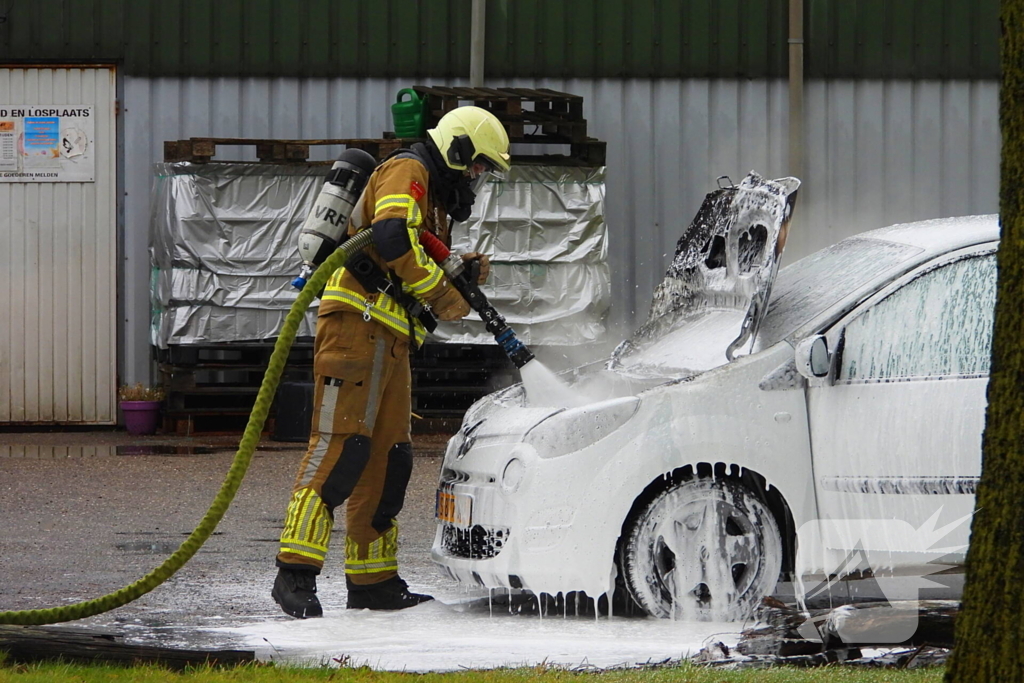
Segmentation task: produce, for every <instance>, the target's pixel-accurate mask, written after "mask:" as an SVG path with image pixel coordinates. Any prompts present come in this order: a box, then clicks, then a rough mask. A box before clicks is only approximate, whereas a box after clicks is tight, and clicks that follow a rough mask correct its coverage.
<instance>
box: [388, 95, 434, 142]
mask: <svg viewBox="0 0 1024 683" xmlns="http://www.w3.org/2000/svg"><path fill="white" fill-rule="evenodd" d="M406 95H408V96H409V98H408V99H404V100H403V98H404V97H405V96H406ZM391 118H392V119H393V120H394V123H395V135H396V136H397V137H400V138H422V137H426V136H427V125H426V124H427V100H426V98H420V95H419V93H417V92H416V91H415V90H413V89H412V88H402V89H401V90H399V91H398V100H397V101H396V102H395V103H394V104H392V105H391Z"/></svg>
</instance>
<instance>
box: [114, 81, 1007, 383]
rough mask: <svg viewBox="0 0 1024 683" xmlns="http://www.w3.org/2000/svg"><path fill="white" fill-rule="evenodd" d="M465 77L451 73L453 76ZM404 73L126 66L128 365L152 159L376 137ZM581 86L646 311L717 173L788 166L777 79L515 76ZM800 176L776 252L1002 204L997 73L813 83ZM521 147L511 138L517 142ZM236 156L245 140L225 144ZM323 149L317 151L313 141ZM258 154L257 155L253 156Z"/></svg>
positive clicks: (632, 286)
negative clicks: (984, 77) (167, 152)
mask: <svg viewBox="0 0 1024 683" xmlns="http://www.w3.org/2000/svg"><path fill="white" fill-rule="evenodd" d="M448 83H449V84H460V83H459V82H451V81H449V82H448ZM409 84H410V82H409V81H406V80H385V79H366V80H363V79H342V78H338V79H294V78H280V79H227V78H221V79H201V78H189V79H174V78H162V79H142V78H126V79H125V128H126V139H127V144H126V159H125V171H126V188H125V189H126V191H127V197H126V234H125V257H126V271H125V272H126V283H125V288H124V292H125V304H126V305H125V308H126V317H127V319H128V322H127V323H126V328H125V331H126V339H127V348H126V360H127V363H126V366H127V367H126V370H127V373H128V380H129V381H134V380H135V379H136V378H141V379H143V380H145V379H147V378H148V372H149V366H148V353H149V340H148V334H147V325H148V320H149V304H148V282H149V279H148V278H149V269H148V258H147V256H146V244H147V240H148V238H147V228H148V223H149V209H148V207H149V186H150V164H152V163H153V162H154V161H157V160H159V159H160V158H161V155H162V147H161V143H162V142H163V141H164V140H172V139H180V138H187V137H190V136H230V137H235V136H243V137H278V138H320V137H376V136H378V135H379V134H380V133H381V131H383V130H389V129H390V128H391V120H390V110H389V108H388V105H389V103H390V102H391V101H392V99H393V97H394V94H395V93H396V92H397V91H398V90H399V88H402V87H406V86H408V85H409ZM489 85H517V86H530V87H537V86H542V87H550V88H554V89H557V90H563V91H566V92H572V93H576V94H579V95H582V96H583V97H584V98H585V115H586V116H587V118H588V120H589V126H590V133H591V135H593V136H596V137H598V138H601V139H603V140H607V141H608V174H607V192H608V200H607V207H606V208H607V214H608V224H609V232H610V240H611V244H612V249H611V263H612V267H613V278H614V281H615V282H616V283H619V285H620V286H618V287H617V288H616V290H615V294H616V299H615V300H614V303H613V312H614V313H613V315H614V317H615V318H616V319H617V320H619V321H625V322H626V323H627V324H632V323H633V319H634V318H635V317H643V316H645V315H646V313H647V308H648V304H649V302H650V296H651V293H652V291H653V288H654V287H655V285H656V284H657V283H658V282H660V280H661V278H662V275H663V273H664V270H665V268H666V266H667V264H668V262H669V260H670V258H671V256H672V253H673V251H674V247H675V242H676V240H677V239H678V237H679V235H680V234H681V232H682V230H683V228H684V227H685V225H686V224H688V222H689V221H690V219H691V218H692V217H693V215H694V214H695V212H696V211H697V208H698V207H699V206H700V202H701V200H702V199H703V197H704V195H705V194H706V193H707V192H708V191H710V190H711V189H712V188H713V187H715V179H716V178H717V177H718V176H719V175H723V174H727V175H729V176H731V177H732V178H733V179H734V180H738V179H739V178H740V177H742V175H743V174H744V173H746V172H747V171H749V170H750V169H756V170H758V171H760V172H762V173H764V174H766V175H770V176H778V175H783V174H785V173H786V157H787V154H788V146H787V139H786V135H787V121H788V100H787V91H786V84H785V81H783V80H701V79H687V80H672V79H658V80H651V79H597V80H593V79H565V80H563V79H545V80H529V79H519V80H512V81H494V82H491V83H489ZM805 111H806V117H807V122H808V125H807V131H806V134H807V138H806V149H807V154H808V159H807V165H806V167H807V173H806V177H805V178H804V182H805V184H804V188H803V189H802V190H801V197H800V199H799V201H798V209H797V211H798V213H797V223H796V229H795V233H794V235H793V236H792V238H791V240H790V243H789V245H788V247H787V252H786V257H785V261H784V262H791V261H793V260H795V259H796V258H798V257H800V256H803V255H805V254H807V253H810V252H812V251H814V250H816V249H818V248H820V247H823V246H826V245H828V244H831V243H833V242H835V241H837V240H839V239H841V238H843V237H845V236H847V235H850V234H853V233H856V232H859V231H861V230H865V229H868V228H872V227H879V226H882V225H886V224H888V223H893V222H896V221H903V220H918V219H924V218H931V217H936V216H945V215H959V214H969V213H989V212H994V211H996V209H997V194H998V155H999V130H998V117H997V112H998V85H997V84H996V83H995V82H994V81H986V82H967V81H956V82H940V81H919V82H915V81H836V82H825V81H811V82H810V83H808V86H807V105H806V109H805ZM513 151H515V150H513ZM227 153H230V154H231V156H232V158H242V157H241V153H240V151H239V150H234V151H229V152H227ZM322 154H323V156H324V158H326V154H327V152H326V150H325V151H324V152H322ZM248 158H249V159H252V158H253V157H252V156H249V157H248Z"/></svg>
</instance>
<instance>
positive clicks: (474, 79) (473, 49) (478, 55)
mask: <svg viewBox="0 0 1024 683" xmlns="http://www.w3.org/2000/svg"><path fill="white" fill-rule="evenodd" d="M486 2H487V0H473V6H472V9H473V13H472V15H471V17H470V35H469V87H471V88H479V87H481V86H483V84H484V29H485V26H486V22H485V21H484V17H485V16H486V11H485V7H486Z"/></svg>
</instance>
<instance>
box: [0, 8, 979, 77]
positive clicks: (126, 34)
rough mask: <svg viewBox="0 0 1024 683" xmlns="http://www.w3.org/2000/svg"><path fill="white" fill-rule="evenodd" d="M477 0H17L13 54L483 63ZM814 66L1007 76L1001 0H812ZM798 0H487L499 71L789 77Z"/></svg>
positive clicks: (4, 27)
mask: <svg viewBox="0 0 1024 683" xmlns="http://www.w3.org/2000/svg"><path fill="white" fill-rule="evenodd" d="M470 2H471V0H377V1H375V2H362V1H360V0H32V1H31V2H28V1H15V2H5V3H3V4H4V5H6V6H7V7H6V8H3V7H0V12H5V14H4V15H3V16H4V17H5V18H6V21H4V22H2V23H0V61H5V60H6V61H21V60H29V61H40V60H57V61H69V60H87V61H93V62H95V61H103V60H109V61H118V62H121V63H122V64H123V67H124V70H125V72H126V73H128V74H132V75H139V76H323V77H337V76H358V77H372V78H387V77H392V76H399V75H400V76H406V77H423V76H431V77H434V78H445V77H458V76H464V75H466V74H468V72H469V39H470V28H469V18H470ZM805 7H806V27H807V35H806V53H807V74H808V76H810V77H812V78H814V77H821V78H856V77H860V78H995V77H997V76H998V74H999V49H998V37H999V22H998V7H999V0H805ZM787 11H788V0H488V2H487V43H486V50H487V54H486V65H487V75H488V76H489V77H492V78H501V79H509V78H516V77H530V78H544V77H559V78H570V77H572V78H609V77H615V78H630V77H632V78H653V77H665V78H769V77H778V76H784V75H785V73H786V69H787V64H788V61H787V60H788V53H787V38H788V33H787V30H788V26H787Z"/></svg>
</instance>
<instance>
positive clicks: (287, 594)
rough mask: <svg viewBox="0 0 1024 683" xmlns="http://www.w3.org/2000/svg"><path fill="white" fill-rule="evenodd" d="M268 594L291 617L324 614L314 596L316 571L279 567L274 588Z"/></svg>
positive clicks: (300, 617)
mask: <svg viewBox="0 0 1024 683" xmlns="http://www.w3.org/2000/svg"><path fill="white" fill-rule="evenodd" d="M270 596H271V597H272V598H274V602H276V603H277V604H279V605H280V606H281V609H283V610H284V611H285V614H290V615H292V616H293V617H298V618H299V619H305V618H306V617H320V616H323V614H324V610H323V608H322V607H321V606H320V600H318V599H317V597H316V572H312V571H302V570H301V569H286V568H284V567H281V568H280V569H278V570H277V578H276V579H274V590H272V591H270Z"/></svg>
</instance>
